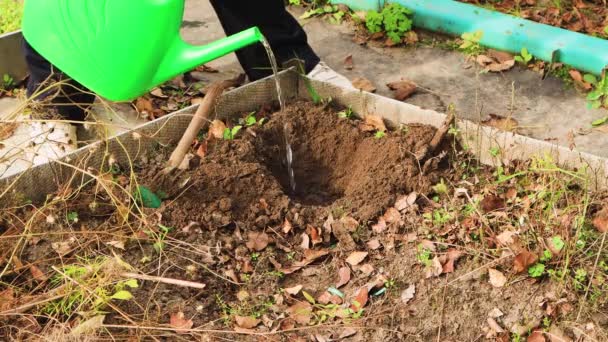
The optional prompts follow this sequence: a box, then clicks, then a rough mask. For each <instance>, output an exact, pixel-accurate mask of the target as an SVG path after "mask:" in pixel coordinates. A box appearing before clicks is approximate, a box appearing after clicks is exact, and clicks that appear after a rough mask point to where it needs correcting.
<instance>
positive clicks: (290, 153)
mask: <svg viewBox="0 0 608 342" xmlns="http://www.w3.org/2000/svg"><path fill="white" fill-rule="evenodd" d="M262 45H264V48H265V49H266V54H267V55H268V59H269V60H270V65H271V66H272V72H273V73H274V81H275V84H276V87H277V97H278V99H279V105H280V106H281V112H283V111H285V99H284V98H283V93H282V91H281V82H279V78H278V77H277V75H278V73H279V67H278V66H277V60H276V58H275V57H274V53H273V52H272V49H271V48H270V44H268V41H267V40H266V38H264V39H262ZM288 133H289V132H288V129H287V123H285V125H283V136H284V138H285V151H286V153H285V154H286V159H287V174H288V176H289V186H290V188H291V191H292V192H295V191H296V178H295V174H294V171H293V151H292V149H291V144H289V137H288Z"/></svg>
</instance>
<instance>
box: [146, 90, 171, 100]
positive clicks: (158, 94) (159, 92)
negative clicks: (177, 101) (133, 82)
mask: <svg viewBox="0 0 608 342" xmlns="http://www.w3.org/2000/svg"><path fill="white" fill-rule="evenodd" d="M150 94H152V95H153V96H156V97H159V98H161V99H166V98H168V97H169V96H167V95H165V93H163V90H162V89H160V88H154V89H152V91H151V92H150Z"/></svg>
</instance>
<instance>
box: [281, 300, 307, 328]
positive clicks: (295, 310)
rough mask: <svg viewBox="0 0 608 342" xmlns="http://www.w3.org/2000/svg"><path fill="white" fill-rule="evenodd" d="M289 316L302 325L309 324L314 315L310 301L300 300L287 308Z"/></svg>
mask: <svg viewBox="0 0 608 342" xmlns="http://www.w3.org/2000/svg"><path fill="white" fill-rule="evenodd" d="M285 311H286V312H287V314H288V315H289V317H290V318H291V319H293V320H294V321H296V322H297V323H299V324H301V325H308V323H310V319H311V316H312V306H311V305H310V303H309V302H298V303H296V304H294V305H292V306H290V307H289V308H287V310H285Z"/></svg>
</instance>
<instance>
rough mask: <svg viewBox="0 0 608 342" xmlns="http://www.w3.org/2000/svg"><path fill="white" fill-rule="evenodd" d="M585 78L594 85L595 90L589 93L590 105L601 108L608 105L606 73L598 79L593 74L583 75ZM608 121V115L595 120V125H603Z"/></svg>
mask: <svg viewBox="0 0 608 342" xmlns="http://www.w3.org/2000/svg"><path fill="white" fill-rule="evenodd" d="M583 80H584V81H585V82H587V83H589V84H591V86H592V87H593V90H592V91H590V92H589V94H587V101H589V107H591V108H593V109H597V108H600V107H602V106H608V81H607V80H606V74H603V75H602V77H601V78H600V79H599V80H598V79H597V77H595V76H594V75H591V74H586V75H584V76H583ZM606 121H608V117H603V118H601V119H598V120H595V121H594V122H593V123H592V124H593V126H600V125H603V124H604V123H606Z"/></svg>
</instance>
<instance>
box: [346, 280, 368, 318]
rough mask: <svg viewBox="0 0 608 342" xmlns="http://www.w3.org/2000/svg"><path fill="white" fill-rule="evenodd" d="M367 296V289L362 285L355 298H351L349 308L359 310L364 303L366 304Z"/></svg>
mask: <svg viewBox="0 0 608 342" xmlns="http://www.w3.org/2000/svg"><path fill="white" fill-rule="evenodd" d="M368 297H369V290H368V289H367V286H363V287H362V288H360V289H359V291H358V292H357V295H356V296H355V298H353V301H352V303H351V306H350V308H351V309H352V310H353V311H354V312H359V311H360V310H361V309H363V307H365V304H367V300H368Z"/></svg>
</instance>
